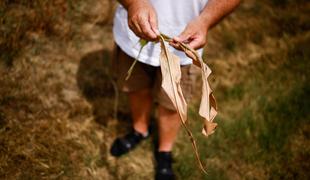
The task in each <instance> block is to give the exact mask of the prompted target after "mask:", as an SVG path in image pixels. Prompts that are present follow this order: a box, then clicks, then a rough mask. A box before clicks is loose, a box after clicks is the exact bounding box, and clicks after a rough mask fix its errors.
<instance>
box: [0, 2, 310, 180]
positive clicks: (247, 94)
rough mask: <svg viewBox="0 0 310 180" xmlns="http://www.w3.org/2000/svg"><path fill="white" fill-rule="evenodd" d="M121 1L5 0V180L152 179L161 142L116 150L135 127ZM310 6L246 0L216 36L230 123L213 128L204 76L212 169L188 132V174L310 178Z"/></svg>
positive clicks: (215, 55)
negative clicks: (118, 78)
mask: <svg viewBox="0 0 310 180" xmlns="http://www.w3.org/2000/svg"><path fill="white" fill-rule="evenodd" d="M116 5H117V4H116V2H114V1H109V0H74V1H73V0H54V1H48V0H32V1H28V0H1V1H0V179H107V180H109V179H112V180H113V179H121V180H123V179H128V180H139V179H152V177H153V166H154V165H153V161H152V158H153V155H152V149H153V146H152V139H149V140H147V141H145V142H143V143H142V145H141V146H139V147H138V148H137V149H135V150H134V151H133V152H132V153H130V154H129V155H128V156H124V157H121V158H120V159H115V158H113V157H111V156H110V155H109V152H108V150H109V147H110V145H111V143H112V141H113V139H114V138H115V137H116V136H118V135H120V134H124V133H125V132H126V129H128V128H129V127H130V123H129V121H130V118H129V112H128V105H127V103H126V102H127V101H126V97H124V95H123V94H119V93H118V91H116V88H115V83H114V79H113V77H112V76H111V68H110V63H111V57H112V51H113V46H114V42H113V36H112V19H113V12H114V10H115V7H116ZM309 11H310V3H309V1H307V0H260V1H255V0H244V1H243V2H242V4H241V5H240V7H239V8H238V9H237V10H236V11H235V12H234V13H233V14H231V15H230V16H229V17H227V18H226V19H225V20H224V21H222V22H221V23H220V24H219V25H218V26H216V27H215V28H214V29H212V30H211V31H210V32H209V35H208V45H207V47H206V51H205V54H204V59H205V60H206V62H207V64H208V65H209V66H210V67H211V69H212V70H213V74H212V77H211V78H210V79H209V80H210V84H211V86H212V88H213V90H214V93H215V97H216V98H217V101H218V107H219V114H218V116H217V118H216V120H215V121H216V122H217V123H218V124H219V126H218V128H217V131H216V132H215V133H214V134H213V135H212V136H210V137H208V138H205V137H204V136H203V135H202V134H201V132H200V131H201V128H202V120H201V119H200V117H199V116H198V114H197V111H198V106H199V94H200V91H199V89H200V88H199V84H200V83H197V88H196V89H197V91H195V94H196V95H195V98H194V100H193V102H192V103H191V105H190V108H189V125H190V127H191V129H192V131H193V133H194V136H195V138H196V139H197V143H198V146H199V151H200V154H201V158H202V160H203V163H204V164H206V166H207V168H208V175H204V174H202V173H201V171H200V170H199V168H198V167H197V163H196V160H195V157H194V153H193V150H192V147H191V144H190V141H189V139H188V137H187V135H186V133H185V131H184V130H182V131H181V132H180V134H179V137H178V141H177V143H176V146H175V149H174V157H175V164H174V168H175V170H176V172H177V176H178V177H179V179H186V180H197V179H223V180H225V179H229V180H239V179H259V180H260V179H310V173H309V172H310V140H309V137H310V124H309V119H310V97H309V96H310V84H309V82H310V81H309V78H310V62H309V57H310V51H309V47H310V44H309V41H310V31H309V30H310V19H309ZM117 99H118V100H117ZM115 103H117V104H115ZM116 105H117V110H116Z"/></svg>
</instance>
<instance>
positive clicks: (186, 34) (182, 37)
mask: <svg viewBox="0 0 310 180" xmlns="http://www.w3.org/2000/svg"><path fill="white" fill-rule="evenodd" d="M192 35H193V34H192V32H191V30H190V29H189V28H185V30H184V31H183V32H182V33H181V34H180V35H179V36H177V37H174V38H173V40H174V41H176V42H185V41H187V40H188V39H189V38H190V37H191V36H192Z"/></svg>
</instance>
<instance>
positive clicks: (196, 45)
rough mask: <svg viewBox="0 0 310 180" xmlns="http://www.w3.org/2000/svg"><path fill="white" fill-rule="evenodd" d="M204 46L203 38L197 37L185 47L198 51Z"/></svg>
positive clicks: (204, 39) (204, 40)
mask: <svg viewBox="0 0 310 180" xmlns="http://www.w3.org/2000/svg"><path fill="white" fill-rule="evenodd" d="M205 44H206V38H205V37H204V36H197V37H196V38H194V39H193V40H192V41H190V42H189V43H188V44H187V45H188V46H189V47H191V48H193V49H200V48H202V47H203V46H204V45H205Z"/></svg>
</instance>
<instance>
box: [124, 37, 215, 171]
mask: <svg viewBox="0 0 310 180" xmlns="http://www.w3.org/2000/svg"><path fill="white" fill-rule="evenodd" d="M165 41H167V42H169V41H171V38H169V37H168V36H166V35H163V34H161V35H160V36H159V42H160V44H161V53H160V67H161V73H162V84H161V86H162V88H163V90H164V92H165V93H166V94H167V95H168V97H169V98H170V100H171V101H172V104H173V106H174V107H175V109H176V110H177V112H178V114H179V116H180V119H181V121H182V125H183V127H184V128H185V130H186V132H187V134H188V136H189V137H190V140H191V142H192V146H193V149H194V152H195V156H196V159H197V161H198V164H199V167H200V169H201V170H202V171H203V172H204V173H206V169H205V167H204V166H203V165H202V162H201V160H200V157H199V153H198V148H197V145H196V141H195V139H194V137H193V134H192V132H191V130H190V129H189V128H188V127H187V125H186V120H187V103H186V101H185V98H184V96H183V93H182V88H181V82H180V81H181V68H180V59H179V57H178V56H176V55H174V54H173V53H171V52H169V50H168V48H167V45H166V44H165ZM178 45H179V47H180V48H181V49H182V50H183V51H184V52H185V54H186V55H187V56H188V57H190V58H191V59H192V60H193V64H194V65H196V66H198V67H199V68H200V70H201V76H202V83H203V84H202V97H201V103H200V108H199V115H200V116H202V117H203V118H204V119H205V120H204V126H203V129H202V133H203V134H204V135H205V136H209V135H211V134H212V133H214V131H215V128H216V127H217V124H216V123H214V122H213V120H214V118H215V116H216V114H217V106H216V101H215V98H214V96H213V94H212V90H211V88H210V86H209V83H208V77H209V75H210V74H211V69H210V68H209V67H208V66H207V65H206V64H205V63H204V62H203V60H202V58H201V57H200V56H199V55H198V53H197V52H196V51H195V50H193V49H192V48H190V47H188V46H187V45H186V44H184V43H182V42H178ZM143 46H145V44H144V45H143ZM143 46H141V49H140V52H141V50H142V48H143ZM139 54H140V53H139ZM134 65H135V63H133V65H132V66H131V68H130V71H128V76H127V79H128V78H129V77H130V74H131V72H132V70H133V67H134Z"/></svg>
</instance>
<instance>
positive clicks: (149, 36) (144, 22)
mask: <svg viewBox="0 0 310 180" xmlns="http://www.w3.org/2000/svg"><path fill="white" fill-rule="evenodd" d="M139 25H140V28H141V31H142V33H143V36H144V37H145V39H146V40H155V39H156V38H157V35H156V34H155V32H154V31H153V30H152V27H151V24H150V22H149V20H148V19H141V20H140V21H139Z"/></svg>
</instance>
